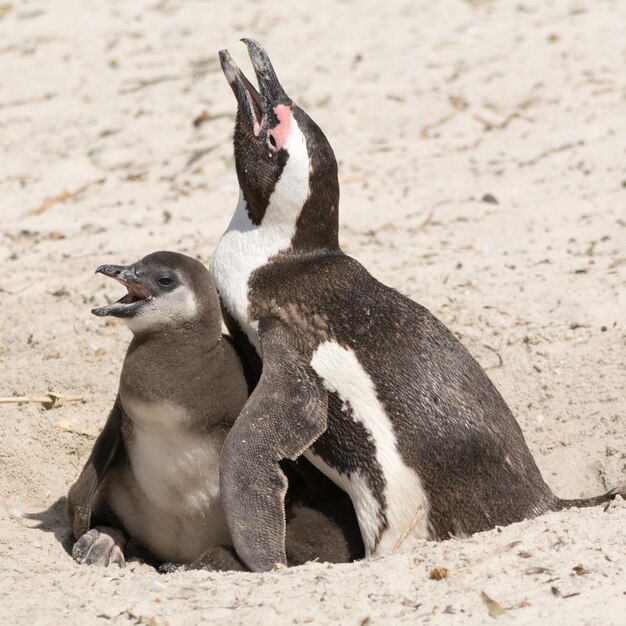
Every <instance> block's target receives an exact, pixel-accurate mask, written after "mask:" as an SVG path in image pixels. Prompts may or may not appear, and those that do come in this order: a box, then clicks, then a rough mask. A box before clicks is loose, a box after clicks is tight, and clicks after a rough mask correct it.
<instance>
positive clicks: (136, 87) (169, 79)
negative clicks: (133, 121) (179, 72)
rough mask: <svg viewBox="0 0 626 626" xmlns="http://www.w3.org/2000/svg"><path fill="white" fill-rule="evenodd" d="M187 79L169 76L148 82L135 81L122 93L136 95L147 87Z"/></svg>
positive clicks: (158, 77) (147, 80)
mask: <svg viewBox="0 0 626 626" xmlns="http://www.w3.org/2000/svg"><path fill="white" fill-rule="evenodd" d="M185 78H187V77H186V76H172V75H169V76H157V77H156V78H150V79H146V80H143V79H141V80H137V81H134V84H132V85H129V86H128V87H126V88H125V89H122V90H121V91H120V93H122V94H127V93H135V92H136V91H140V90H141V89H145V88H146V87H152V86H153V85H158V84H160V83H167V82H173V81H176V80H184V79H185Z"/></svg>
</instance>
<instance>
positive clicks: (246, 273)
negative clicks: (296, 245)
mask: <svg viewBox="0 0 626 626" xmlns="http://www.w3.org/2000/svg"><path fill="white" fill-rule="evenodd" d="M294 232H295V225H294V226H293V227H290V226H289V225H284V224H281V223H279V224H271V223H270V221H269V220H268V221H267V222H264V223H263V224H261V225H259V226H255V225H254V224H252V222H251V221H250V219H249V218H248V214H247V212H246V204H245V200H244V199H243V196H242V195H241V194H240V196H239V202H238V204H237V209H236V210H235V215H234V216H233V219H232V220H231V223H230V225H229V226H228V229H227V231H226V232H225V233H224V234H223V235H222V237H221V238H220V240H219V242H218V244H217V247H216V248H215V252H214V253H213V258H212V259H211V265H210V271H211V275H212V276H213V280H214V281H215V284H216V286H217V290H218V292H219V294H220V298H221V299H222V302H223V304H224V306H225V307H226V309H227V310H228V311H229V313H230V314H231V315H232V316H233V317H234V318H235V319H236V320H237V322H238V323H239V325H240V326H241V327H242V329H243V330H244V331H245V333H246V335H247V336H248V339H249V340H250V342H251V343H252V345H253V346H255V348H256V349H257V351H258V352H259V353H260V351H261V350H260V345H259V339H258V333H257V329H258V323H257V320H253V319H252V318H251V316H250V314H249V304H250V302H249V288H250V276H251V275H252V274H253V273H254V271H255V270H257V269H259V268H260V267H263V266H264V265H265V264H266V263H267V261H268V260H269V259H270V257H272V256H274V255H275V254H277V253H278V252H280V251H281V250H284V249H285V248H287V247H289V244H290V243H291V238H292V237H293V233H294Z"/></svg>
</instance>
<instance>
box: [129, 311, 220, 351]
mask: <svg viewBox="0 0 626 626" xmlns="http://www.w3.org/2000/svg"><path fill="white" fill-rule="evenodd" d="M221 338H222V328H221V323H220V322H219V320H217V321H216V320H215V319H213V317H212V316H210V315H201V316H198V317H197V318H195V319H193V320H189V321H186V322H183V323H182V324H179V325H176V326H173V325H171V324H170V325H168V324H164V325H163V327H161V328H156V329H152V330H147V331H144V332H139V333H134V334H133V342H132V344H135V345H137V346H138V345H145V346H150V347H151V346H158V349H159V350H167V349H170V347H171V348H172V350H174V351H175V352H176V351H178V352H180V353H181V355H182V351H181V350H180V347H181V346H184V345H190V346H197V347H196V350H197V351H198V352H199V353H200V352H202V353H203V354H206V353H207V352H210V351H212V350H213V349H214V348H216V347H217V346H218V345H219V343H220V340H221ZM132 344H131V345H132Z"/></svg>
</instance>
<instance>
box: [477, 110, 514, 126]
mask: <svg viewBox="0 0 626 626" xmlns="http://www.w3.org/2000/svg"><path fill="white" fill-rule="evenodd" d="M472 117H473V118H474V119H475V120H476V121H477V122H478V123H479V124H482V125H483V126H484V127H485V130H502V129H503V128H506V127H507V126H508V125H509V124H510V123H511V122H512V121H513V120H514V119H517V118H518V117H521V115H520V114H519V113H509V114H508V115H507V116H506V117H505V118H504V119H503V120H502V121H501V122H491V121H489V120H488V119H485V118H484V117H483V116H482V115H478V113H473V114H472Z"/></svg>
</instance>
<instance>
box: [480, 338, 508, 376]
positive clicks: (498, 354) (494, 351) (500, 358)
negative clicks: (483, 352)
mask: <svg viewBox="0 0 626 626" xmlns="http://www.w3.org/2000/svg"><path fill="white" fill-rule="evenodd" d="M482 345H483V346H484V347H485V348H487V350H491V351H492V352H493V353H494V354H495V355H496V356H497V357H498V364H497V365H490V366H489V367H485V368H484V369H486V370H495V369H497V368H498V367H502V366H503V365H504V359H503V358H502V355H501V354H500V353H499V352H498V351H497V350H496V349H495V348H492V347H491V346H488V345H487V344H486V343H483V344H482Z"/></svg>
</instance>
